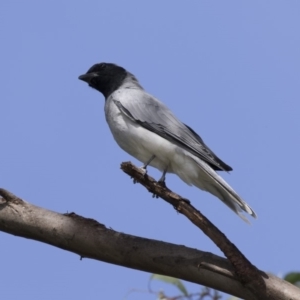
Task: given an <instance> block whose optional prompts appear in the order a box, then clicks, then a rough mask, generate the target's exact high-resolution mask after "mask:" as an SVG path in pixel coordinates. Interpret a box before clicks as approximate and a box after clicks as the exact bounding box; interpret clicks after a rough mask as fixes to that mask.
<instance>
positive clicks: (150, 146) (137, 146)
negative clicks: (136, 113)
mask: <svg viewBox="0 0 300 300" xmlns="http://www.w3.org/2000/svg"><path fill="white" fill-rule="evenodd" d="M105 116H106V121H107V123H108V125H109V128H110V130H111V132H112V134H113V136H114V139H115V140H116V142H117V143H118V145H119V146H120V147H121V148H122V149H123V150H124V151H126V152H127V153H129V154H130V155H132V156H134V157H135V158H136V159H138V160H139V161H141V162H143V163H146V162H147V161H148V160H149V159H150V157H151V156H152V155H155V156H156V158H155V159H154V160H153V161H152V163H151V164H150V165H151V166H153V167H155V168H157V169H159V170H161V171H163V170H165V169H166V168H168V172H173V171H172V162H173V161H174V158H175V157H174V156H178V154H179V152H182V150H181V149H180V148H179V147H177V146H176V145H174V144H172V143H170V142H169V141H168V140H166V139H164V138H162V137H160V136H159V135H157V134H155V133H153V132H152V131H150V130H147V129H145V128H144V127H142V126H141V125H139V124H137V123H135V122H134V121H132V120H131V119H130V118H129V117H127V116H126V115H124V114H123V113H122V112H121V111H120V109H119V108H118V107H117V105H116V104H115V103H114V101H113V100H112V99H108V100H107V101H106V103H105Z"/></svg>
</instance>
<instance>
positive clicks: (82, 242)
mask: <svg viewBox="0 0 300 300" xmlns="http://www.w3.org/2000/svg"><path fill="white" fill-rule="evenodd" d="M0 196H2V198H1V197H0V230H1V231H4V232H6V233H9V234H13V235H16V236H20V237H25V238H29V239H33V240H36V241H40V242H43V243H47V244H50V245H53V246H55V247H58V248H61V249H64V250H67V251H70V252H73V253H76V254H78V255H79V256H80V257H81V258H83V257H86V258H92V259H96V260H100V261H104V262H108V263H112V264H116V265H120V266H124V267H128V268H132V269H137V270H142V271H146V272H150V273H158V274H163V275H168V276H173V277H177V278H181V279H183V280H187V281H190V282H194V283H198V284H202V285H205V286H209V287H212V288H215V289H218V290H221V291H224V292H226V293H229V294H232V295H235V296H237V297H241V298H244V299H247V300H254V299H256V298H255V297H254V296H253V295H252V294H251V293H250V292H249V291H248V290H247V289H246V288H245V287H244V286H243V285H242V284H241V283H240V282H239V280H238V278H237V277H236V276H235V273H234V270H233V267H232V266H231V264H230V263H229V262H228V261H227V260H226V259H223V258H221V257H218V256H216V255H213V254H211V253H207V252H202V251H198V250H195V249H190V248H187V247H184V246H178V245H174V244H170V243H164V242H160V241H155V240H150V239H145V238H140V237H136V236H132V235H127V234H123V233H119V232H116V231H114V230H112V229H108V228H106V227H105V226H104V225H102V224H100V223H98V222H97V221H95V220H93V219H87V218H83V217H81V216H78V215H76V214H75V213H70V214H65V215H63V214H59V213H56V212H52V211H49V210H46V209H44V208H40V207H37V206H34V205H32V204H30V203H28V202H26V201H23V200H22V199H20V198H18V197H16V196H15V195H13V194H12V193H10V192H8V191H6V190H3V189H0ZM268 276H269V278H268V279H267V280H266V281H265V283H266V289H267V291H269V292H270V297H271V298H269V299H278V300H286V299H300V298H299V297H300V291H299V290H298V289H297V288H296V287H294V286H292V285H290V284H289V283H287V282H285V281H282V280H280V279H278V278H276V277H275V276H272V275H268ZM275 292H276V297H275V296H274V295H275V294H274V293H275Z"/></svg>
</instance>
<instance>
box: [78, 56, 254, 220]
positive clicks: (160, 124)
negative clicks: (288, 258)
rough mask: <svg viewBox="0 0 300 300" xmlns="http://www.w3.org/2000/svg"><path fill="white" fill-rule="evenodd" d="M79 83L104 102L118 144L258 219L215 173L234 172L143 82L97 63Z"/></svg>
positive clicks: (115, 67) (145, 163)
mask: <svg viewBox="0 0 300 300" xmlns="http://www.w3.org/2000/svg"><path fill="white" fill-rule="evenodd" d="M78 79H80V80H82V81H85V82H86V83H87V84H88V85H89V86H90V87H91V88H93V89H95V90H97V91H99V92H100V93H102V94H103V96H104V98H105V104H104V111H105V118H106V121H107V123H108V126H109V128H110V130H111V133H112V135H113V137H114V139H115V141H116V142H117V144H118V145H119V146H120V147H121V148H122V149H123V150H124V151H125V152H127V153H129V154H130V155H131V156H133V157H135V158H136V159H137V160H139V161H140V162H142V163H143V166H142V169H143V170H144V172H147V167H148V166H152V167H154V168H156V169H158V170H160V171H161V172H162V176H161V178H160V179H159V181H158V182H159V183H160V184H165V179H166V173H173V174H176V175H177V176H179V178H180V179H181V180H182V181H184V182H185V183H186V184H188V185H190V186H196V187H197V188H199V189H201V190H204V191H206V192H209V193H211V194H212V195H214V196H216V197H217V198H219V199H220V200H221V201H223V202H224V203H225V204H226V205H227V206H228V207H229V208H230V209H231V210H233V211H234V212H235V213H236V214H237V215H238V216H240V217H241V218H242V219H243V220H244V221H246V222H248V223H249V221H248V219H247V218H246V216H245V215H244V214H243V212H246V213H248V214H249V215H251V216H252V217H254V218H256V217H257V215H256V213H255V212H254V210H253V209H252V208H251V207H250V206H249V205H248V204H247V203H246V202H245V201H244V200H243V199H242V198H241V197H240V196H239V195H238V194H237V193H236V192H235V191H234V189H233V188H232V187H231V186H230V185H229V184H228V183H227V182H226V181H225V180H224V179H223V178H222V177H221V176H220V175H219V174H218V173H217V172H216V171H226V172H229V171H232V168H231V167H230V166H229V165H227V164H226V163H224V162H223V161H222V160H221V159H220V158H218V157H217V155H216V154H214V152H213V151H212V150H211V149H210V148H209V147H208V146H207V145H206V144H205V143H204V141H203V140H202V138H201V137H200V136H199V135H198V134H197V133H196V132H195V131H194V130H193V129H192V128H191V127H189V126H188V125H186V124H185V123H183V122H181V121H180V120H179V119H178V118H177V117H176V116H175V115H174V114H173V112H172V111H171V110H170V109H169V108H168V107H167V106H166V105H165V104H164V103H162V102H161V101H159V100H158V99H156V98H155V97H154V96H152V95H151V94H149V93H147V92H146V91H145V90H144V88H143V87H142V86H141V84H140V83H139V81H138V79H137V78H136V77H135V76H134V75H133V74H132V73H130V72H129V71H127V70H126V69H125V68H123V67H121V66H119V65H117V64H114V63H105V62H102V63H96V64H94V65H93V66H92V67H90V68H89V69H88V71H87V72H86V73H85V74H83V75H80V76H79V77H78Z"/></svg>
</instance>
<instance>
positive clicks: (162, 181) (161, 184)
mask: <svg viewBox="0 0 300 300" xmlns="http://www.w3.org/2000/svg"><path fill="white" fill-rule="evenodd" d="M157 183H158V184H159V185H160V186H162V187H164V188H166V189H167V188H168V187H167V185H166V181H165V180H158V182H157Z"/></svg>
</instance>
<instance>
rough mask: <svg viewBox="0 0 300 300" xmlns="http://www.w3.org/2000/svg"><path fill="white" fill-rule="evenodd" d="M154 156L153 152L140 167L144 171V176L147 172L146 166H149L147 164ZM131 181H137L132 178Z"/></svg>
mask: <svg viewBox="0 0 300 300" xmlns="http://www.w3.org/2000/svg"><path fill="white" fill-rule="evenodd" d="M154 158H155V155H154V154H153V155H152V156H151V157H150V159H149V160H148V161H147V162H146V163H144V164H143V165H142V166H141V167H140V169H142V170H143V171H144V176H145V175H146V174H147V167H148V166H149V164H150V163H151V161H152V160H153V159H154ZM133 183H137V181H136V180H135V179H133Z"/></svg>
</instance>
